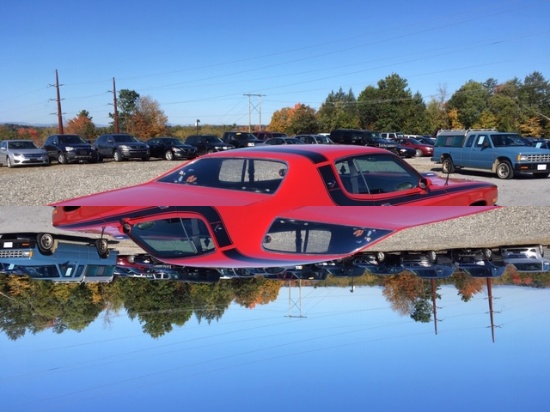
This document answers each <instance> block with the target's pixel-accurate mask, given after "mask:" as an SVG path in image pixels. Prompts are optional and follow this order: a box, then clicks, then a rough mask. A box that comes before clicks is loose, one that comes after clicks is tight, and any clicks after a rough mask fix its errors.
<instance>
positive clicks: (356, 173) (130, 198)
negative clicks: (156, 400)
mask: <svg viewBox="0 0 550 412" xmlns="http://www.w3.org/2000/svg"><path fill="white" fill-rule="evenodd" d="M497 192H498V189H497V186H496V185H494V184H490V183H484V182H476V181H471V180H464V179H449V178H441V177H439V176H437V175H436V174H434V173H428V174H424V175H422V174H420V173H418V172H417V171H416V170H415V169H414V168H413V167H412V166H410V165H409V164H408V163H407V162H406V161H404V160H402V159H400V158H399V157H398V156H396V155H394V154H392V153H389V152H388V151H387V150H384V149H379V148H373V147H362V146H347V145H281V146H269V147H268V146H258V147H254V148H246V149H242V150H230V151H226V152H219V153H213V154H209V155H205V156H202V157H200V158H197V159H196V160H194V161H191V162H189V163H186V164H184V165H183V166H178V167H176V168H174V169H172V170H171V171H169V172H167V173H165V174H163V175H161V176H160V177H158V178H155V179H153V180H151V181H149V182H146V183H143V184H139V185H136V186H131V187H126V188H122V189H115V190H111V191H108V192H103V193H97V194H93V195H88V196H84V197H80V198H75V199H70V200H66V201H62V202H58V203H56V204H55V205H57V206H158V205H164V206H205V205H207V206H249V205H260V204H261V205H262V208H264V209H266V210H267V211H268V212H269V213H273V211H278V210H280V209H281V206H283V205H284V209H291V208H295V207H301V206H381V205H411V206H416V205H419V206H485V205H494V204H496V201H497ZM275 215H276V213H275Z"/></svg>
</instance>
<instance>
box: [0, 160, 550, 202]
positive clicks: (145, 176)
mask: <svg viewBox="0 0 550 412" xmlns="http://www.w3.org/2000/svg"><path fill="white" fill-rule="evenodd" d="M407 161H408V162H410V163H411V164H412V165H413V166H414V167H415V168H416V169H417V170H418V171H420V172H430V171H431V172H435V173H438V174H441V167H440V166H439V165H436V164H435V163H433V162H432V161H431V160H430V159H429V158H427V157H425V158H413V159H407ZM178 164H180V162H168V161H165V160H150V161H148V162H144V161H141V160H131V161H127V162H120V163H117V162H114V161H105V162H104V163H98V164H71V165H58V164H52V165H51V166H49V167H22V168H12V169H9V168H7V167H2V168H0V179H1V181H2V182H3V185H2V196H1V200H0V205H12V206H22V205H25V206H42V205H46V204H50V203H53V202H56V201H60V200H65V199H69V198H73V197H76V196H83V195H87V194H91V193H96V192H101V191H105V190H109V189H115V188H118V187H124V186H130V185H134V184H137V183H143V182H145V181H148V180H151V179H153V178H155V177H156V176H158V175H160V174H161V173H164V172H166V171H167V170H170V169H171V168H173V167H175V166H177V165H178ZM451 177H456V178H466V179H471V180H481V181H485V182H491V183H494V184H496V185H498V188H499V201H498V204H499V205H501V206H550V178H547V179H533V178H531V177H528V176H520V177H518V178H515V179H512V180H500V179H498V178H497V177H495V176H493V175H492V174H489V173H483V172H469V171H464V172H461V173H453V174H451Z"/></svg>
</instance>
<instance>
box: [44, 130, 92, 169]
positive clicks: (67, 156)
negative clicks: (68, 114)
mask: <svg viewBox="0 0 550 412" xmlns="http://www.w3.org/2000/svg"><path fill="white" fill-rule="evenodd" d="M43 149H44V150H45V151H46V152H48V157H49V158H50V161H52V160H56V161H57V162H58V163H59V164H66V163H79V162H85V163H95V162H97V161H99V160H100V158H99V155H98V153H97V151H96V150H95V148H94V147H93V146H92V145H91V144H90V143H89V142H87V141H86V140H84V139H83V138H82V137H80V136H79V135H77V134H53V135H51V136H48V137H47V138H46V141H45V142H44V146H43Z"/></svg>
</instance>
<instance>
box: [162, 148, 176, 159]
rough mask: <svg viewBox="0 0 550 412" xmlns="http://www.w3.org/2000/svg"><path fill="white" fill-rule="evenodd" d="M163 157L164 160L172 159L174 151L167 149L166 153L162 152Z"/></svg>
mask: <svg viewBox="0 0 550 412" xmlns="http://www.w3.org/2000/svg"><path fill="white" fill-rule="evenodd" d="M164 158H165V159H166V160H174V152H172V151H171V150H167V151H166V153H164Z"/></svg>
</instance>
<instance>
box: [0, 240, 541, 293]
mask: <svg viewBox="0 0 550 412" xmlns="http://www.w3.org/2000/svg"><path fill="white" fill-rule="evenodd" d="M544 251H545V248H544V246H543V245H521V246H501V247H497V248H468V249H466V248H461V249H451V250H445V251H437V252H436V251H433V250H432V251H394V252H387V253H384V252H360V253H357V254H354V255H352V256H350V257H347V258H344V259H337V260H329V261H324V262H319V263H311V264H305V265H290V266H272V267H267V268H263V267H244V268H208V267H188V266H180V265H167V264H163V263H162V262H159V261H158V260H156V259H155V258H153V257H152V256H150V255H147V254H139V255H130V256H128V255H120V254H119V253H118V251H117V250H116V249H113V248H111V247H109V243H108V241H107V240H106V239H105V238H100V239H93V238H83V237H72V236H65V235H52V234H49V233H13V234H0V272H2V273H6V274H13V275H24V276H29V277H31V278H33V279H39V280H48V281H54V282H79V283H81V282H110V281H112V280H113V279H114V277H116V276H119V277H132V278H143V279H149V280H178V281H184V282H208V283H214V282H217V281H220V280H222V279H231V278H251V277H258V276H261V277H265V278H268V279H278V280H289V279H308V280H323V279H325V278H326V277H327V275H329V274H330V275H332V276H335V277H355V276H362V275H364V274H365V273H370V274H373V275H377V276H391V275H398V274H400V273H403V272H409V273H412V274H413V275H416V276H418V277H420V278H424V279H444V278H448V277H450V276H452V275H453V274H455V273H456V272H459V271H460V272H464V273H466V274H468V275H469V276H471V277H474V278H495V277H500V276H502V275H503V274H504V273H505V271H506V269H507V267H508V265H512V266H513V267H514V268H515V270H517V271H519V272H527V273H546V272H550V260H548V259H546V258H545V257H544Z"/></svg>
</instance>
